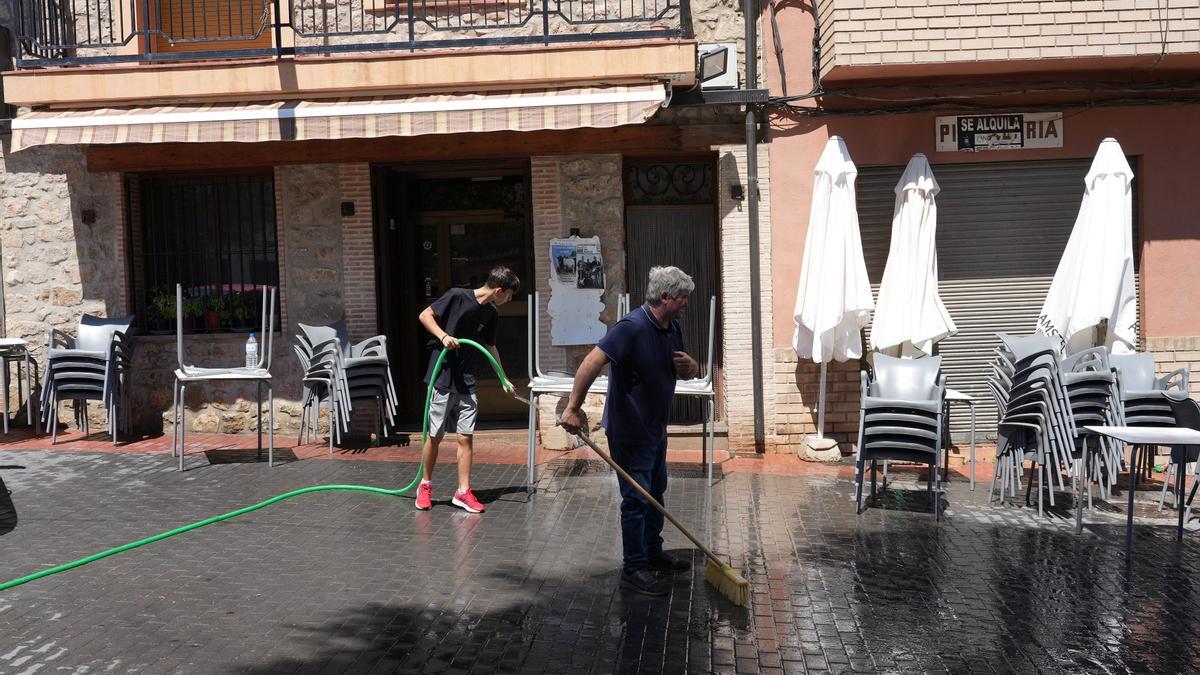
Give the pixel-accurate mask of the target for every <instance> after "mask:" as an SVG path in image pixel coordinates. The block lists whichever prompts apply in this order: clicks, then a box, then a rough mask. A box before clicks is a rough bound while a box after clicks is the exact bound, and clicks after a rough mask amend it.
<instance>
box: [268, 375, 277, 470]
mask: <svg viewBox="0 0 1200 675" xmlns="http://www.w3.org/2000/svg"><path fill="white" fill-rule="evenodd" d="M267 466H268V467H274V466H275V387H273V386H271V385H267Z"/></svg>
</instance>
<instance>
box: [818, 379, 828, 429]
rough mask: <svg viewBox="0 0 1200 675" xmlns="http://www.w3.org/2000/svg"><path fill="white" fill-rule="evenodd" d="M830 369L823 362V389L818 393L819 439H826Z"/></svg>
mask: <svg viewBox="0 0 1200 675" xmlns="http://www.w3.org/2000/svg"><path fill="white" fill-rule="evenodd" d="M828 368H829V363H828V362H827V361H822V362H821V388H820V390H819V391H818V392H817V438H825V371H826V370H827V369H828Z"/></svg>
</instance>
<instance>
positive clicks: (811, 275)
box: [792, 136, 874, 449]
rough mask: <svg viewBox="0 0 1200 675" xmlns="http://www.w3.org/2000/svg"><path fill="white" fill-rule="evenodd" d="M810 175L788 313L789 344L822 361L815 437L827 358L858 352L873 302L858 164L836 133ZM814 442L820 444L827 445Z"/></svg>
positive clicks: (821, 424)
mask: <svg viewBox="0 0 1200 675" xmlns="http://www.w3.org/2000/svg"><path fill="white" fill-rule="evenodd" d="M815 174H816V175H815V177H814V178H815V180H814V181H813V198H812V210H811V213H810V216H809V221H808V235H807V237H806V238H805V242H804V260H803V262H802V263H801V267H800V285H799V288H798V290H797V292H796V308H795V311H794V312H793V318H794V320H795V322H796V330H795V334H794V335H793V337H792V348H793V349H795V350H796V355H797V356H798V357H799V358H802V359H812V360H813V361H815V362H817V363H820V364H821V384H820V393H819V397H818V403H817V438H818V439H823V438H824V434H825V373H826V368H827V366H828V363H829V361H845V360H847V359H852V358H854V359H856V358H860V357H861V356H862V335H861V333H860V331H861V330H862V328H863V327H864V326H866V325H867V323H868V322H870V320H871V310H872V309H873V307H874V302H873V301H872V299H871V283H870V281H869V280H868V279H867V264H866V261H864V260H863V250H862V237H861V235H860V234H859V229H858V207H857V205H856V203H855V198H854V181H855V179H856V178H857V176H858V169H857V168H856V167H855V166H854V162H853V161H851V160H850V153H849V151H848V150H847V149H846V143H845V142H844V141H843V140H842V139H841V137H839V136H833V137H831V138H830V139H829V142H828V143H826V144H825V150H824V152H822V153H821V158H820V159H819V160H818V161H817V167H816V171H815ZM810 445H813V444H812V443H811V442H810ZM817 445H821V446H823V448H822V449H824V448H828V447H831V445H832V444H829V443H818V444H817ZM814 447H815V446H814Z"/></svg>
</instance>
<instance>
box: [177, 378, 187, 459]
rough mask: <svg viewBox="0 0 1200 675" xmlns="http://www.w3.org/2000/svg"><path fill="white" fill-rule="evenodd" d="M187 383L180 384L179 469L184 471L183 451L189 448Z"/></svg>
mask: <svg viewBox="0 0 1200 675" xmlns="http://www.w3.org/2000/svg"><path fill="white" fill-rule="evenodd" d="M186 401H187V385H185V384H182V383H180V385H179V425H178V426H179V470H180V471H183V453H184V451H186V450H187V436H186V435H185V432H186V431H187V403H186Z"/></svg>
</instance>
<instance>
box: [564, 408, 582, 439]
mask: <svg viewBox="0 0 1200 675" xmlns="http://www.w3.org/2000/svg"><path fill="white" fill-rule="evenodd" d="M558 423H559V425H561V426H562V428H564V429H566V430H567V431H568V432H570V433H572V434H578V433H580V431H581V430H583V429H587V415H586V414H585V413H584V412H583V410H580V409H579V408H567V409H566V410H564V411H563V412H562V416H561V417H559V418H558Z"/></svg>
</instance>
